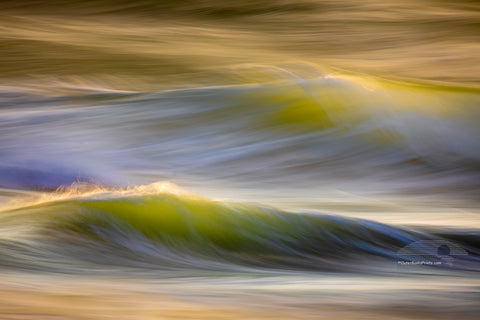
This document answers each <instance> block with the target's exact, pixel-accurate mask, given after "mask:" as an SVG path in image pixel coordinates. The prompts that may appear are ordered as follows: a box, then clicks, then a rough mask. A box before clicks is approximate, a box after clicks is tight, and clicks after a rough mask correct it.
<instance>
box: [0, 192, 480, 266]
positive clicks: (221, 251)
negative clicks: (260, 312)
mask: <svg viewBox="0 0 480 320" xmlns="http://www.w3.org/2000/svg"><path fill="white" fill-rule="evenodd" d="M161 190H168V191H161ZM25 221H30V223H29V224H28V226H27V225H25V224H24V223H25ZM2 225H4V226H8V229H9V230H10V233H5V234H4V235H3V236H2V239H1V241H0V247H1V248H2V252H3V257H2V262H1V263H2V265H3V266H4V267H14V268H21V269H27V270H31V269H32V268H33V269H37V270H45V271H49V272H51V271H55V270H63V272H65V271H67V272H73V273H77V272H85V270H84V268H86V266H88V265H90V264H92V263H93V265H94V266H96V267H97V268H98V267H100V266H102V265H108V266H110V267H136V268H138V270H137V271H142V270H144V269H145V268H146V269H147V270H149V269H154V270H155V269H156V270H179V269H180V270H181V269H186V270H197V271H199V270H211V271H213V270H216V271H230V272H232V271H234V272H246V271H249V270H250V271H252V270H256V271H259V270H264V271H265V270H281V269H288V270H292V271H293V270H297V271H301V270H317V271H335V272H341V271H349V272H352V271H354V272H375V273H381V272H392V266H394V265H396V264H397V263H398V261H400V260H401V261H411V260H414V261H415V260H419V259H420V258H419V257H421V259H423V260H422V261H427V260H430V261H436V262H438V263H439V266H442V261H443V257H442V254H441V253H438V252H437V251H436V250H437V247H438V246H440V245H442V244H445V243H446V244H450V246H451V247H452V249H451V250H452V252H451V253H450V255H449V257H450V258H451V259H455V264H448V265H446V264H443V267H444V268H454V269H462V270H476V269H478V267H479V264H480V255H479V248H478V247H476V245H475V241H478V239H477V240H475V236H474V233H473V234H470V237H472V236H473V238H472V239H470V240H469V239H468V236H469V233H468V232H465V231H459V232H457V233H452V232H451V233H450V234H448V235H439V234H437V233H436V232H435V231H434V230H429V231H426V230H421V229H414V228H406V227H395V226H391V225H386V224H381V223H377V222H373V221H369V220H363V219H352V218H346V217H339V216H331V215H319V214H313V213H310V214H309V213H290V212H285V211H280V210H276V209H274V208H268V207H261V206H258V205H253V204H248V205H247V204H240V203H229V202H219V201H211V200H207V199H205V198H200V197H198V196H193V195H188V194H184V193H172V192H171V184H164V183H157V184H154V185H151V186H141V187H136V188H128V189H123V190H113V191H108V190H105V189H104V190H100V191H94V192H82V193H73V194H72V193H64V192H62V193H58V194H57V195H56V196H55V197H53V198H50V199H43V200H41V201H40V202H38V203H32V205H29V206H27V207H20V208H17V209H12V210H10V211H7V212H4V213H3V217H2ZM25 228H27V229H29V231H28V232H27V230H25ZM462 237H463V239H462ZM448 239H455V243H456V244H455V245H456V246H461V249H460V251H455V250H456V249H455V245H453V246H452V245H451V243H452V242H450V240H448ZM432 246H433V251H432ZM409 248H410V249H409ZM412 248H413V249H412ZM401 250H403V251H405V250H407V251H408V250H410V251H411V252H410V256H409V253H408V252H407V253H403V254H402V253H401V252H402V251H401ZM412 250H413V251H412ZM106 252H108V254H105V253H106ZM405 252H406V251H405ZM35 256H40V257H41V259H32V258H33V257H35ZM32 260H33V261H32ZM79 267H80V269H78V268H79ZM393 269H395V268H393ZM109 270H110V271H111V270H112V269H109Z"/></svg>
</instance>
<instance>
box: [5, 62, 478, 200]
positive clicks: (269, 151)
mask: <svg viewBox="0 0 480 320" xmlns="http://www.w3.org/2000/svg"><path fill="white" fill-rule="evenodd" d="M269 70H270V71H271V72H275V73H276V74H277V75H278V74H281V75H282V76H283V77H285V78H286V79H285V80H283V81H280V82H275V83H266V84H258V85H243V86H226V87H207V88H198V89H182V90H173V91H163V92H141V93H128V92H119V91H97V90H93V91H89V90H87V91H78V90H76V89H75V90H74V89H65V88H64V89H61V90H63V91H60V93H58V92H57V93H54V92H50V93H38V92H37V93H33V92H31V91H30V92H24V93H22V94H21V95H14V94H11V93H8V92H10V91H11V88H7V89H5V90H7V91H3V99H4V100H5V101H9V102H8V104H6V105H5V106H4V107H3V108H2V109H1V111H0V112H1V114H2V120H1V121H2V126H1V128H0V133H1V138H0V139H1V142H2V146H3V152H2V154H1V155H0V172H1V173H2V178H1V180H0V185H1V186H3V187H10V188H27V189H30V188H37V189H56V188H58V187H59V186H62V185H70V184H71V183H73V182H75V181H78V180H80V181H86V182H90V183H96V184H107V185H112V184H117V185H118V184H120V185H122V184H126V183H127V181H140V182H143V181H144V180H142V179H143V178H140V177H141V176H147V175H151V176H152V178H153V179H155V180H161V179H167V180H172V179H177V180H180V181H182V179H183V181H188V183H189V184H193V185H208V184H209V182H211V181H215V184H222V185H225V186H226V185H229V186H230V187H236V188H244V190H245V187H249V188H251V190H253V192H264V193H270V194H277V195H278V196H287V195H288V193H289V192H290V190H292V188H295V189H296V190H303V191H304V192H305V193H309V192H313V191H312V190H314V191H319V192H330V191H331V190H334V189H338V190H345V191H348V192H361V193H364V194H372V193H383V194H396V195H401V194H409V195H411V196H415V195H418V194H423V195H429V196H435V195H441V196H444V195H445V194H448V195H452V196H453V197H456V198H457V199H459V198H462V199H471V200H472V201H473V199H475V198H476V196H477V195H478V191H479V184H478V181H480V180H479V176H478V163H479V160H480V151H479V150H480V145H479V141H478V139H476V137H478V136H479V134H480V132H479V127H478V125H477V123H478V119H479V117H480V115H479V109H478V105H479V104H480V93H479V92H478V91H477V90H474V89H464V88H454V87H441V86H427V85H420V84H412V83H397V82H388V81H383V80H382V81H380V80H374V79H368V78H359V77H347V76H321V77H318V78H315V79H311V80H302V79H300V78H298V77H297V76H296V75H294V74H291V73H289V72H286V71H284V70H282V69H276V68H273V69H269ZM272 70H273V71H272ZM57 90H60V88H59V89H57ZM65 90H66V91H65ZM72 90H73V91H72ZM53 94H55V95H53ZM59 94H60V95H59ZM67 106H68V107H67ZM459 106H461V107H459ZM151 181H152V180H150V182H151ZM210 185H211V184H210ZM256 201H257V200H256ZM439 201H441V198H439Z"/></svg>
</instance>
